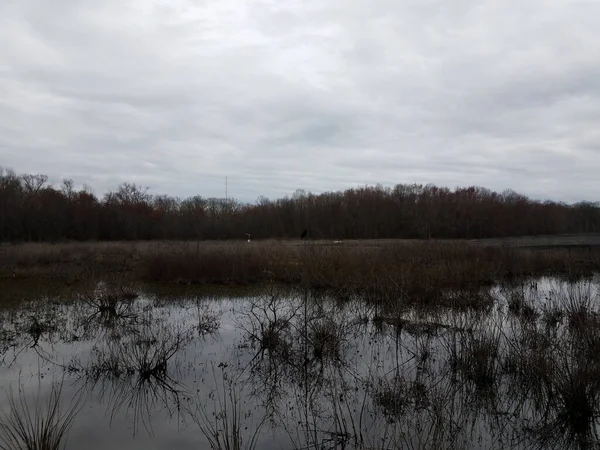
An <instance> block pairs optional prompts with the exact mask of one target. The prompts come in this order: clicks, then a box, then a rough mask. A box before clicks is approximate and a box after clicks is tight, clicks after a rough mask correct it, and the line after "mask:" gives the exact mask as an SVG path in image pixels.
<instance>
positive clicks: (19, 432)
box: [0, 381, 83, 450]
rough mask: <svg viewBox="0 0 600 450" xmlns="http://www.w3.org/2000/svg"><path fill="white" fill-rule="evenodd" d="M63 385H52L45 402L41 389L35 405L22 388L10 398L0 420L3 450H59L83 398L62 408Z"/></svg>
mask: <svg viewBox="0 0 600 450" xmlns="http://www.w3.org/2000/svg"><path fill="white" fill-rule="evenodd" d="M62 390H63V382H62V381H61V382H60V383H53V384H52V387H51V389H50V393H49V395H48V399H47V400H46V402H45V403H44V402H43V401H42V398H41V394H40V391H41V389H40V390H38V393H37V394H36V397H35V401H34V403H33V404H32V402H31V401H29V400H28V399H27V394H26V393H25V390H24V388H23V387H22V386H19V392H18V395H17V396H16V397H15V395H14V393H13V392H10V393H9V395H8V409H9V412H8V413H6V412H5V413H4V414H3V415H2V416H1V417H0V449H2V450H59V449H61V448H63V446H64V445H65V439H66V435H67V433H68V432H69V429H70V428H71V426H72V424H73V421H74V419H75V416H76V415H77V414H78V412H79V411H80V410H81V408H82V406H83V404H82V401H81V400H82V397H81V396H77V395H76V397H75V398H74V399H73V400H72V401H71V404H70V405H69V406H68V407H66V408H64V407H63V406H62V405H61V394H62Z"/></svg>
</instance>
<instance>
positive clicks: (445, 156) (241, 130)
mask: <svg viewBox="0 0 600 450" xmlns="http://www.w3.org/2000/svg"><path fill="white" fill-rule="evenodd" d="M598 17H600V4H598V5H596V4H594V3H592V2H587V3H583V2H580V3H577V2H569V1H563V0H560V1H559V0H534V1H530V2H517V1H516V0H507V1H505V2H476V1H474V0H457V1H455V2H452V3H448V2H444V1H441V0H428V1H416V0H402V1H392V0H382V1H380V2H376V3H373V2H369V1H367V0H349V1H347V0H345V1H342V0H327V1H317V0H303V1H300V0H293V1H286V2H276V1H272V0H269V1H266V0H252V1H248V2H239V1H234V0H220V1H218V2H210V1H206V0H205V1H202V0H177V1H175V0H169V1H167V0H154V1H147V0H125V1H123V0H107V1H103V2H94V1H91V0H56V1H53V2H45V1H42V0H18V1H17V0H6V1H4V2H0V41H1V42H3V43H8V45H2V46H0V165H3V166H8V167H13V168H14V169H15V170H17V171H18V172H42V173H47V174H48V175H49V176H50V177H51V179H52V180H56V181H59V180H60V179H61V178H63V177H71V178H74V179H75V181H76V182H77V183H80V184H83V183H87V184H89V185H91V186H92V187H93V188H94V189H95V190H96V192H97V193H99V194H102V193H103V192H105V191H106V190H108V189H111V188H114V187H115V186H116V185H117V184H119V183H120V182H123V181H134V182H137V183H140V184H143V185H146V186H149V187H150V188H151V190H152V192H155V193H169V194H172V195H178V196H187V195H193V194H196V193H199V194H202V195H207V196H212V195H215V196H222V195H223V193H224V184H225V183H224V179H225V176H227V177H228V181H229V192H230V195H233V196H235V197H237V198H240V199H242V200H246V201H253V200H255V199H256V198H257V197H258V196H259V195H265V196H269V197H276V196H282V195H286V194H287V195H289V194H291V193H293V192H294V190H296V189H297V188H301V189H305V190H310V191H313V192H321V191H327V190H336V189H343V188H346V187H350V186H356V185H364V184H375V183H382V184H384V185H393V184H395V183H403V182H420V183H428V182H431V183H435V184H439V185H446V186H449V187H455V186H459V185H461V186H463V185H471V184H477V185H482V186H485V187H488V188H490V189H495V190H503V189H505V188H513V189H515V190H517V191H519V192H523V193H525V194H527V195H531V196H533V197H536V198H541V199H546V198H553V199H557V200H565V201H576V200H581V199H587V200H596V199H597V183H596V179H597V174H598V173H600V153H599V151H600V148H599V144H598V143H599V142H600V141H599V139H598V138H600V129H599V128H598V127H597V126H596V123H598V120H599V119H600V101H599V100H600V28H599V27H598V26H597V18H598Z"/></svg>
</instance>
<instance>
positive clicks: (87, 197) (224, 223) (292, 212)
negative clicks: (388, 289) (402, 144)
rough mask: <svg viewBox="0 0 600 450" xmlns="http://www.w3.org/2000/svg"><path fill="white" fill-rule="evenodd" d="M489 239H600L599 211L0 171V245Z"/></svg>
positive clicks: (427, 190) (464, 197)
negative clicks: (173, 186)
mask: <svg viewBox="0 0 600 450" xmlns="http://www.w3.org/2000/svg"><path fill="white" fill-rule="evenodd" d="M304 230H307V231H308V233H307V234H308V238H312V239H322V238H325V239H359V238H361V239H377V238H467V239H472V238H490V237H509V236H524V235H536V234H558V233H592V232H600V204H599V203H597V202H596V203H591V202H579V203H575V204H565V203H560V202H553V201H544V202H540V201H535V200H532V199H529V198H527V197H525V196H523V195H520V194H518V193H516V192H514V191H512V190H507V191H504V192H502V193H496V192H492V191H490V190H488V189H485V188H482V187H464V188H456V189H449V188H446V187H438V186H434V185H431V184H428V185H420V184H398V185H396V186H395V187H393V188H385V187H382V186H365V187H360V188H353V189H348V190H345V191H340V192H326V193H323V194H312V193H306V192H304V191H302V190H298V191H296V192H295V193H294V195H293V196H291V197H284V198H280V199H275V200H270V199H268V198H265V197H260V198H259V199H258V200H257V201H256V202H255V203H253V204H250V203H242V202H239V201H237V200H235V199H231V198H228V199H224V198H214V197H211V198H205V197H202V196H199V195H198V196H193V197H189V198H185V199H180V198H176V197H170V196H168V195H151V194H150V193H149V192H148V189H146V188H143V187H141V186H139V185H136V184H134V183H123V184H121V185H120V186H118V187H117V188H116V189H115V190H114V191H111V192H108V193H107V194H106V195H104V196H103V197H102V198H99V197H97V196H96V195H94V193H93V192H92V191H91V189H89V188H83V189H79V190H78V189H75V187H74V183H73V182H72V181H71V180H64V181H63V182H62V184H60V185H59V186H52V185H50V184H49V183H48V177H47V176H45V175H37V174H24V175H17V174H16V173H15V172H14V171H13V170H10V169H2V168H0V240H2V241H5V242H6V241H10V242H21V241H62V240H137V239H142V240H148V239H239V238H244V237H245V236H246V234H247V233H248V234H250V235H251V236H252V238H295V237H299V236H300V235H301V233H302V232H303V231H304Z"/></svg>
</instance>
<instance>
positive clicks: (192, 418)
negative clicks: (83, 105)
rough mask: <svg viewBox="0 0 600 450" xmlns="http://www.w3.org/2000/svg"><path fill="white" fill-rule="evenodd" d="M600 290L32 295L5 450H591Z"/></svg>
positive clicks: (588, 285)
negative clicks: (387, 295)
mask: <svg viewBox="0 0 600 450" xmlns="http://www.w3.org/2000/svg"><path fill="white" fill-rule="evenodd" d="M599 288H600V279H598V278H587V279H581V280H576V281H574V280H571V281H566V280H559V279H557V278H530V279H526V280H521V281H518V282H516V281H515V282H512V283H504V284H500V285H494V286H492V287H491V288H484V289H477V290H473V289H470V290H461V291H459V290H451V291H448V292H446V293H445V294H444V296H443V301H438V302H437V304H436V305H435V306H432V304H431V303H416V302H414V301H410V299H408V298H406V299H402V298H400V299H398V300H397V301H395V302H389V301H383V300H382V299H381V297H379V296H374V297H373V298H365V297H364V296H358V295H353V294H351V293H350V294H349V293H342V294H338V295H336V294H335V293H329V294H327V295H325V294H322V293H321V294H317V293H316V292H315V291H314V290H311V289H290V288H282V287H278V286H276V285H273V286H266V287H264V288H261V289H260V290H257V289H254V290H253V291H247V292H245V293H244V292H239V291H237V292H236V293H234V294H226V293H218V294H217V293H215V294H211V295H207V294H203V295H200V294H198V293H193V291H181V292H175V291H173V292H171V293H170V294H169V292H157V291H153V290H150V289H147V288H145V287H144V286H143V285H123V284H120V283H115V282H99V283H95V284H93V285H87V286H85V288H84V287H77V288H74V289H72V290H70V291H69V292H68V293H65V292H62V293H60V294H52V295H38V297H37V298H32V297H30V296H27V298H25V299H22V300H18V301H17V300H16V301H15V302H12V303H10V304H7V305H6V306H5V307H4V308H3V309H2V310H0V320H1V325H2V326H1V328H0V330H1V333H0V410H1V411H0V449H10V450H12V449H21V448H63V446H66V448H67V449H75V448H81V447H82V446H85V447H86V448H88V449H90V450H95V449H103V448H107V447H113V448H131V449H147V448H154V449H163V448H164V449H166V448H174V447H175V448H182V449H198V448H202V449H203V448H207V449H209V448H213V449H252V448H256V449H282V448H283V449H288V448H289V449H397V448H407V449H423V448H425V449H427V448H431V449H434V448H435V449H438V448H442V449H457V448H471V449H479V448H488V449H502V448H518V449H538V448H539V449H546V448H550V449H563V448H573V449H587V448H598V446H599V445H600V437H599V435H598V433H599V431H600V425H599V418H600V305H599V303H598V301H599V299H600V298H599V295H600V294H599ZM32 442H35V443H36V445H38V447H35V446H34V445H32V444H31V443H32ZM42 444H43V445H44V446H43V447H42V446H41V445H42Z"/></svg>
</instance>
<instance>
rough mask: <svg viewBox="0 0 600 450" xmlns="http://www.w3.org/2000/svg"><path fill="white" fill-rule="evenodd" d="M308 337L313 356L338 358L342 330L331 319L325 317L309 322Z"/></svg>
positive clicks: (342, 334) (342, 337) (342, 336)
mask: <svg viewBox="0 0 600 450" xmlns="http://www.w3.org/2000/svg"><path fill="white" fill-rule="evenodd" d="M308 339H309V342H310V343H311V344H312V351H313V355H314V357H315V358H318V359H323V358H339V356H340V354H341V347H342V341H343V339H344V330H343V328H342V327H341V326H340V325H338V324H337V323H336V322H335V321H334V320H333V319H331V318H327V319H324V320H320V321H317V322H316V323H313V324H311V330H310V332H309V336H308Z"/></svg>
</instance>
